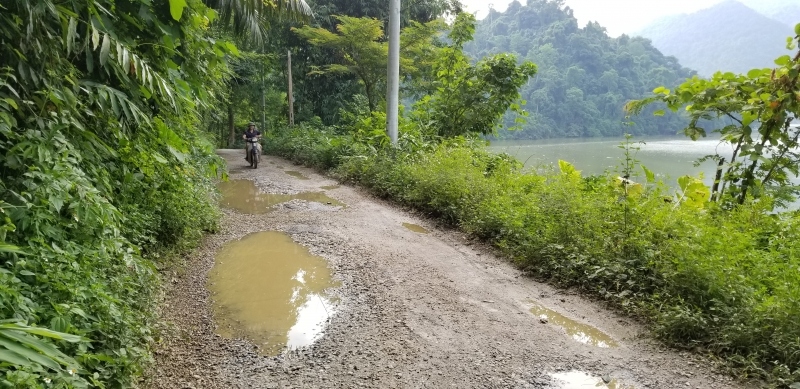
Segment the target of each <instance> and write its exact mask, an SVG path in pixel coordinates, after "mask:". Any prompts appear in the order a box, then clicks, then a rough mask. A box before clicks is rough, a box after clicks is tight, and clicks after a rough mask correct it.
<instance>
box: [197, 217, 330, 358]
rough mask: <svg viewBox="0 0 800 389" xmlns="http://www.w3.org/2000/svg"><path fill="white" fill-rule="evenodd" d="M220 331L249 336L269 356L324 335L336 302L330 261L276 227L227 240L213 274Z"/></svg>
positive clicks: (306, 344)
mask: <svg viewBox="0 0 800 389" xmlns="http://www.w3.org/2000/svg"><path fill="white" fill-rule="evenodd" d="M208 283H209V285H208V287H209V289H210V290H211V292H212V298H213V301H214V303H213V312H214V320H215V322H216V323H217V333H218V334H219V335H221V336H223V337H225V338H229V339H232V338H245V339H248V340H250V341H251V342H253V343H254V344H256V345H257V346H258V347H259V350H260V352H261V354H263V355H277V354H279V353H280V352H281V350H283V349H284V348H286V347H288V348H289V349H295V348H298V347H304V346H308V345H309V344H311V343H313V342H314V341H315V340H316V339H318V338H319V337H320V336H321V335H322V332H323V330H324V328H325V324H326V323H327V320H328V318H329V317H330V315H332V314H333V313H334V310H335V309H336V300H335V299H333V298H331V296H330V295H328V294H327V293H326V290H328V289H329V288H331V287H335V286H337V285H336V284H335V283H334V282H332V280H331V271H330V269H329V268H328V264H327V262H326V261H325V260H324V259H323V258H321V257H317V256H313V255H311V254H310V253H309V252H308V250H307V249H306V248H305V247H303V246H301V245H299V244H297V243H295V242H294V241H292V239H291V238H290V237H289V236H288V235H286V234H284V233H282V232H276V231H268V232H258V233H254V234H250V235H247V236H245V237H244V238H242V239H240V240H237V241H233V242H230V243H228V244H226V245H225V246H224V247H223V248H222V249H221V250H220V251H219V253H218V254H217V256H216V260H215V265H214V268H213V269H212V270H211V272H210V274H209V281H208Z"/></svg>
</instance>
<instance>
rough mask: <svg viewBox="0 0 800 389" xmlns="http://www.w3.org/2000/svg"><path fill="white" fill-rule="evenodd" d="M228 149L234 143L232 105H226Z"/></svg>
mask: <svg viewBox="0 0 800 389" xmlns="http://www.w3.org/2000/svg"><path fill="white" fill-rule="evenodd" d="M228 134H229V135H228V147H233V144H234V143H235V142H236V128H235V127H234V126H233V103H230V104H228Z"/></svg>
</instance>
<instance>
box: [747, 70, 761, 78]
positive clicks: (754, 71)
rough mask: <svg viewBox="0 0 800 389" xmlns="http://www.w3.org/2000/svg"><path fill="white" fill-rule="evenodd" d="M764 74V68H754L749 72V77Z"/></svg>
mask: <svg viewBox="0 0 800 389" xmlns="http://www.w3.org/2000/svg"><path fill="white" fill-rule="evenodd" d="M762 74H764V70H763V69H752V70H750V71H749V72H747V77H750V78H757V77H758V76H760V75H762Z"/></svg>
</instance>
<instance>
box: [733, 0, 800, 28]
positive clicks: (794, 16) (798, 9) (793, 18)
mask: <svg viewBox="0 0 800 389" xmlns="http://www.w3.org/2000/svg"><path fill="white" fill-rule="evenodd" d="M742 4H744V5H746V6H748V7H750V8H752V9H754V10H756V11H758V13H760V14H762V15H764V16H766V17H769V18H772V19H775V20H777V21H779V22H783V24H785V25H787V26H789V27H794V25H795V24H797V23H800V2H798V1H797V0H742Z"/></svg>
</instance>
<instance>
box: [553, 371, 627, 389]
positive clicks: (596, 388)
mask: <svg viewBox="0 0 800 389" xmlns="http://www.w3.org/2000/svg"><path fill="white" fill-rule="evenodd" d="M550 377H552V378H553V380H554V381H555V383H556V386H555V387H554V388H557V389H634V388H633V386H628V385H622V384H620V383H619V382H617V380H616V379H611V378H610V377H596V376H592V375H590V374H588V373H585V372H582V371H578V370H574V371H570V372H566V373H552V374H550Z"/></svg>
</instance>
